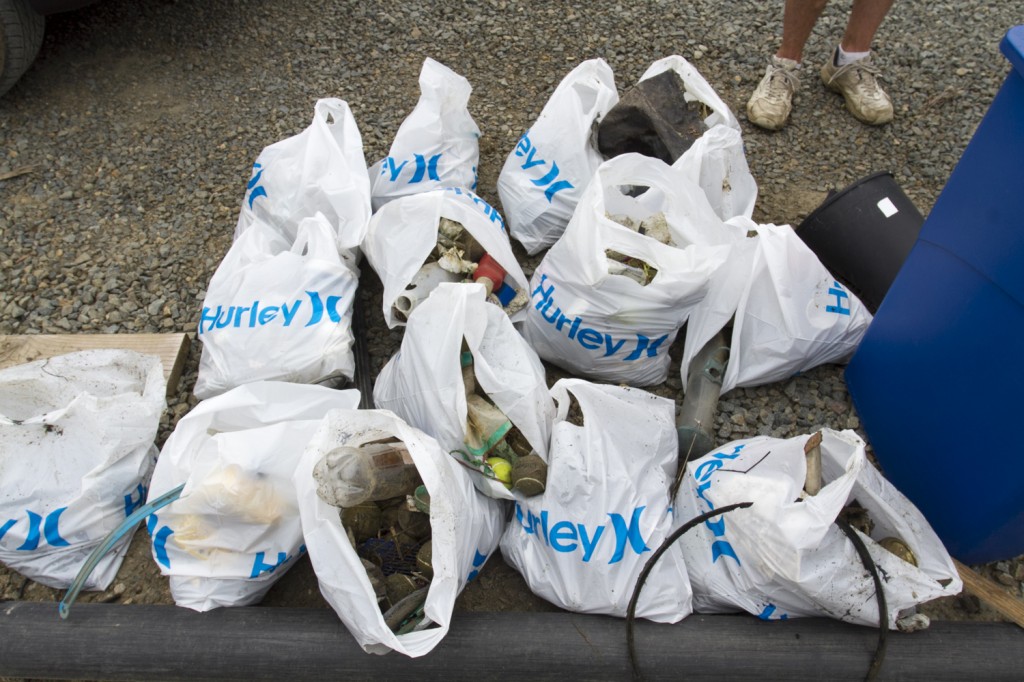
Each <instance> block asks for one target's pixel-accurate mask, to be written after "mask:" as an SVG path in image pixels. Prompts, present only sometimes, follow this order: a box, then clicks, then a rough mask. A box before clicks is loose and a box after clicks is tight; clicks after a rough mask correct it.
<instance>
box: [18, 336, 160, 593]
mask: <svg viewBox="0 0 1024 682" xmlns="http://www.w3.org/2000/svg"><path fill="white" fill-rule="evenodd" d="M166 390H167V384H166V381H165V380H164V373H163V366H162V364H161V362H160V358H159V357H157V356H154V355H144V354H141V353H136V352H134V351H128V350H88V351H79V352H76V353H69V354H66V355H61V356H57V357H53V358H49V359H47V360H36V361H35V362H30V363H26V364H22V365H16V366H14V367H9V368H7V369H4V370H0V471H2V472H3V477H2V485H0V561H2V562H3V563H4V564H5V565H7V566H9V567H10V568H12V569H14V570H16V571H18V572H20V573H22V574H23V575H25V576H26V577H28V578H30V579H32V580H35V581H36V582H38V583H41V584H43V585H47V586H49V587H55V588H61V589H63V588H66V587H68V586H69V585H70V584H71V582H72V581H73V580H74V579H75V576H76V575H77V573H78V570H79V567H80V566H81V565H82V563H83V562H84V561H85V559H86V558H87V557H88V556H89V554H90V552H92V550H93V548H95V547H96V546H97V545H99V544H100V543H101V542H102V541H103V539H104V538H105V537H106V536H107V534H108V533H109V532H110V531H111V530H113V529H114V528H116V527H117V526H118V525H119V524H120V523H121V521H122V520H124V518H125V516H127V515H129V514H131V512H132V511H133V510H134V508H135V507H137V506H139V505H141V504H142V503H143V502H144V501H145V497H146V489H147V486H148V485H149V477H150V474H151V473H152V471H153V465H154V463H155V461H156V456H157V449H156V446H155V445H154V443H153V441H154V439H155V438H156V435H157V428H158V427H159V425H160V417H161V415H162V414H163V411H164V408H165V407H166V402H165V398H164V395H165V393H166ZM131 538H132V534H131V533H129V534H127V535H126V536H124V537H123V538H122V539H121V540H120V541H119V542H118V543H116V544H115V545H114V547H113V549H112V551H111V552H110V553H109V554H107V555H106V556H105V557H104V558H103V559H102V561H100V562H99V564H98V565H97V566H96V569H95V572H94V573H93V574H92V575H91V576H90V578H89V580H88V582H87V584H86V585H85V588H86V589H90V590H102V589H106V588H107V586H108V585H109V584H110V583H111V581H113V579H114V576H115V575H116V574H117V570H118V568H119V567H120V566H121V560H122V559H123V558H124V555H125V552H127V551H128V544H129V542H130V541H131Z"/></svg>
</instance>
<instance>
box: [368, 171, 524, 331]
mask: <svg viewBox="0 0 1024 682" xmlns="http://www.w3.org/2000/svg"><path fill="white" fill-rule="evenodd" d="M504 228H505V224H504V221H503V220H502V218H501V215H500V214H499V213H498V212H497V211H496V210H495V209H494V208H493V207H491V206H490V205H489V204H488V203H487V202H486V201H484V200H483V199H481V198H480V197H478V196H476V195H475V194H473V193H472V192H470V191H469V190H464V189H458V188H448V189H444V190H434V191H431V192H426V193H423V194H415V195H412V196H407V197H402V198H400V199H396V200H395V201H392V202H390V203H388V204H387V205H385V206H384V207H383V208H381V209H380V210H379V211H377V212H376V213H375V214H374V215H373V218H372V219H371V220H370V225H369V228H368V231H367V235H366V240H365V242H364V243H363V249H364V250H365V252H366V259H367V261H368V262H369V263H370V266H371V267H373V269H374V271H376V273H377V275H378V276H379V277H380V279H381V282H382V283H383V285H384V296H383V308H384V319H385V320H386V321H387V324H388V326H389V327H392V328H394V327H396V326H398V325H401V324H405V322H406V321H407V320H408V319H409V316H410V315H411V314H412V311H413V310H414V309H415V308H416V306H418V305H419V304H420V303H422V302H423V301H424V300H425V299H426V298H427V296H429V295H430V292H431V291H433V290H434V289H435V288H436V287H437V286H438V285H439V284H441V283H442V282H472V281H478V282H480V283H481V284H485V285H489V286H490V291H489V292H488V300H490V301H491V302H492V303H495V304H497V305H498V306H499V307H500V308H501V309H503V310H504V311H505V313H506V314H507V315H509V316H510V317H511V318H512V319H513V320H518V319H521V318H522V317H523V316H524V315H525V310H524V309H525V306H526V304H527V301H528V298H529V294H528V293H527V285H528V280H527V278H526V275H525V274H524V273H523V270H522V268H520V267H519V263H518V262H517V260H516V257H515V255H514V254H513V253H512V244H511V243H510V242H509V238H508V234H507V233H506V232H505V229H504Z"/></svg>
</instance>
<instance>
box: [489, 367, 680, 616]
mask: <svg viewBox="0 0 1024 682" xmlns="http://www.w3.org/2000/svg"><path fill="white" fill-rule="evenodd" d="M551 395H552V396H553V398H554V400H555V402H556V404H557V408H558V411H557V414H556V416H555V423H554V425H553V427H552V432H551V447H550V450H549V453H548V457H549V465H550V472H549V476H548V484H547V489H546V490H545V491H544V492H543V494H541V495H538V496H536V497H528V498H527V497H517V498H516V503H515V517H514V518H513V519H512V521H511V523H509V524H508V526H507V528H506V530H505V534H504V535H503V536H502V539H501V550H502V554H503V555H504V557H505V559H506V560H507V561H508V562H509V563H510V564H512V565H513V566H514V567H515V568H516V570H518V571H519V572H520V573H521V574H522V575H523V578H524V579H525V580H526V583H527V585H529V587H530V589H531V590H532V591H533V592H534V594H537V595H538V596H541V597H543V598H544V599H547V600H548V601H550V602H552V603H554V604H556V605H558V606H561V607H562V608H565V609H568V610H570V611H575V612H577V613H601V614H608V615H614V616H620V617H623V616H625V615H626V609H627V606H628V603H629V600H630V596H631V594H632V588H633V585H634V583H635V582H636V580H637V577H638V575H639V574H640V571H641V570H642V569H643V567H644V564H645V562H646V559H647V557H648V556H650V552H651V551H652V550H653V549H654V548H656V547H658V545H659V544H661V542H662V540H664V539H665V536H666V535H668V533H669V531H671V529H672V523H673V522H672V504H671V501H670V499H669V496H668V491H669V486H670V484H671V482H672V480H673V478H674V477H675V473H676V459H677V441H676V431H675V424H674V422H673V418H674V413H675V407H674V405H673V403H672V401H671V400H668V399H666V398H660V397H658V396H655V395H652V394H650V393H647V392H645V391H641V390H639V389H634V388H629V387H623V386H607V385H601V384H591V383H588V382H586V381H583V380H581V379H562V380H560V381H558V382H557V383H556V384H555V385H554V386H553V387H552V389H551ZM574 408H575V409H578V410H579V412H580V414H581V416H582V423H581V424H580V425H577V424H574V423H572V420H570V418H569V417H570V413H571V412H573V411H574ZM577 421H579V420H577ZM689 585H690V581H689V579H688V577H687V568H686V565H685V564H684V561H683V553H682V549H681V548H680V547H678V546H675V547H673V548H671V549H670V550H669V552H668V553H667V554H666V556H665V557H664V558H663V560H662V561H661V562H659V564H658V566H657V567H656V569H655V571H654V573H653V574H652V576H651V577H650V578H649V579H648V582H647V587H646V589H645V590H644V592H643V594H642V596H641V598H640V602H639V604H638V606H637V609H636V614H637V615H638V616H639V617H642V618H647V619H650V620H653V621H657V622H668V623H673V622H676V621H679V620H681V619H683V618H685V617H686V616H687V615H689V614H690V612H691V610H692V605H691V594H690V587H689Z"/></svg>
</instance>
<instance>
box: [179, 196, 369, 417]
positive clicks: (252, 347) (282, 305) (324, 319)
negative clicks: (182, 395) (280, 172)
mask: <svg viewBox="0 0 1024 682" xmlns="http://www.w3.org/2000/svg"><path fill="white" fill-rule="evenodd" d="M358 283H359V270H358V268H357V267H356V266H355V265H354V263H353V262H352V261H351V260H347V259H345V258H343V257H342V255H340V254H339V253H338V249H337V247H336V245H335V241H334V238H333V236H332V228H331V226H330V224H329V223H328V222H327V219H326V218H324V216H322V215H319V214H318V215H316V216H315V217H313V218H307V219H304V220H303V221H302V222H301V223H300V224H299V227H298V231H297V236H296V239H295V242H294V243H289V242H288V241H286V239H285V238H284V237H283V236H281V235H280V234H278V233H277V231H276V230H274V229H272V228H270V227H268V226H266V225H264V224H262V223H260V222H256V223H254V224H253V225H252V226H251V227H250V228H249V229H248V230H246V231H245V232H244V233H243V234H242V235H241V236H239V238H238V240H236V241H235V243H234V244H232V246H231V249H230V250H229V251H228V253H227V255H226V256H225V257H224V260H223V261H222V262H221V264H220V266H218V268H217V271H216V272H214V274H213V277H212V278H211V279H210V286H209V288H208V289H207V292H206V298H205V300H204V301H203V311H202V316H201V317H200V320H199V335H198V338H199V340H200V341H202V342H203V354H202V357H201V358H200V361H199V378H198V380H197V381H196V385H195V389H194V391H195V394H196V395H197V396H198V397H200V398H209V397H211V396H214V395H217V394H219V393H223V392H224V391H226V390H229V389H231V388H234V387H236V386H240V385H242V384H245V383H248V382H251V381H259V380H280V381H292V382H295V383H311V382H314V381H317V380H320V379H324V378H326V377H339V376H344V377H347V378H352V376H353V374H354V372H355V360H354V358H353V355H352V342H353V338H352V304H353V302H354V300H355V294H356V286H357V285H358Z"/></svg>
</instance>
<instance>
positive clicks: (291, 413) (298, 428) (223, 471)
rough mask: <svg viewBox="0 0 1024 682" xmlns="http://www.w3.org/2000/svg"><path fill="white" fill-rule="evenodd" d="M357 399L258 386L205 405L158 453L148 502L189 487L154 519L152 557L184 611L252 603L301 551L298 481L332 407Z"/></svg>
mask: <svg viewBox="0 0 1024 682" xmlns="http://www.w3.org/2000/svg"><path fill="white" fill-rule="evenodd" d="M358 404H359V393H358V392H357V391H352V390H349V391H337V390H334V389H330V388H324V387H321V386H303V385H300V384H294V383H287V382H274V381H261V382H253V383H249V384H246V385H244V386H240V387H238V388H235V389H233V390H231V391H228V392H227V393H224V394H222V395H219V396H217V397H215V398H210V399H209V400H204V401H203V402H201V403H200V404H199V405H197V406H196V407H195V409H193V410H192V411H191V412H189V413H188V414H187V415H185V416H184V417H182V418H181V420H180V421H179V422H178V425H177V427H176V428H175V429H174V432H173V433H172V434H171V435H170V437H169V438H168V439H167V442H166V443H165V444H164V447H163V449H162V450H161V452H160V458H159V460H158V462H157V466H156V470H155V471H154V472H153V482H152V486H151V487H150V498H151V499H152V498H156V497H159V496H160V495H163V494H164V493H165V492H167V491H169V490H171V489H173V488H175V487H176V486H179V485H181V484H182V483H184V484H185V487H184V489H183V490H182V493H181V496H180V498H179V499H178V500H177V501H175V502H173V503H172V504H170V505H169V506H167V507H165V508H164V509H162V510H160V511H159V512H158V513H156V514H153V515H151V516H150V517H149V519H148V521H147V523H148V528H149V534H150V536H151V543H152V551H153V558H154V560H155V561H156V563H157V565H158V566H159V568H160V572H161V573H162V574H163V575H166V576H169V579H170V587H171V596H173V597H174V602H175V603H176V604H177V605H178V606H185V607H188V608H191V609H194V610H196V611H208V610H210V609H213V608H217V607H220V606H245V605H248V604H254V603H256V602H258V601H260V599H262V598H263V596H264V595H265V594H266V592H267V590H269V589H270V587H271V586H272V585H273V584H274V583H275V582H276V581H277V580H278V579H279V578H280V577H281V576H282V575H284V574H285V572H287V570H288V569H289V568H290V567H291V566H293V565H294V564H295V560H296V559H297V558H298V557H299V556H301V554H302V552H304V551H305V549H304V544H303V537H302V528H301V526H300V522H299V513H298V501H297V499H296V493H295V488H294V485H293V483H292V475H293V473H294V472H295V467H296V465H297V464H298V462H299V458H300V457H301V456H302V454H303V448H304V447H305V445H306V443H307V442H308V441H309V439H310V438H311V437H312V435H313V433H314V432H316V430H317V428H318V427H319V425H320V422H321V421H322V420H323V418H324V416H325V415H326V414H327V413H328V411H329V410H331V409H336V408H354V407H355V406H356V405H358Z"/></svg>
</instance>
